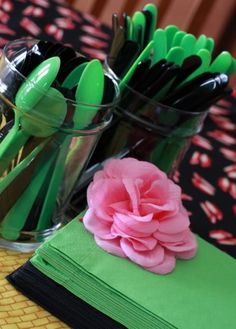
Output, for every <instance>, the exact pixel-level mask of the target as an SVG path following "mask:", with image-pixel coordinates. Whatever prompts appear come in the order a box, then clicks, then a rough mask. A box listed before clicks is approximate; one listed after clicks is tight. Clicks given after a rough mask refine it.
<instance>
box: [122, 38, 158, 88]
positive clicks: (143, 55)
mask: <svg viewBox="0 0 236 329" xmlns="http://www.w3.org/2000/svg"><path fill="white" fill-rule="evenodd" d="M153 45H154V41H150V42H149V44H148V45H147V46H146V47H145V48H144V49H143V51H142V52H141V54H140V55H139V56H138V57H137V58H136V60H135V61H134V63H133V64H132V65H131V67H130V68H129V70H128V72H127V73H126V75H125V76H124V78H123V79H122V80H121V82H120V83H119V87H120V91H122V90H123V89H124V88H125V85H126V84H127V83H128V82H129V80H130V79H131V78H132V75H133V73H134V71H135V69H136V67H137V66H138V63H139V62H142V61H145V60H146V59H148V58H149V57H150V53H151V50H152V49H153Z"/></svg>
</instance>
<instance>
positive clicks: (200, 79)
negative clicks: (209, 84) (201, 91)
mask: <svg viewBox="0 0 236 329" xmlns="http://www.w3.org/2000/svg"><path fill="white" fill-rule="evenodd" d="M214 77H215V75H214V74H213V73H210V72H204V73H202V74H200V75H199V76H197V77H196V78H194V79H192V80H190V81H188V82H186V83H185V84H183V85H182V86H181V87H179V88H178V89H174V90H173V91H172V92H171V93H169V95H167V96H166V97H165V98H163V99H162V102H163V104H165V105H171V104H173V103H174V102H176V101H177V100H178V99H180V98H182V97H184V96H186V95H187V94H188V93H190V92H192V91H193V90H194V89H195V88H198V87H199V85H201V84H202V83H204V82H205V81H207V80H208V79H211V78H214Z"/></svg>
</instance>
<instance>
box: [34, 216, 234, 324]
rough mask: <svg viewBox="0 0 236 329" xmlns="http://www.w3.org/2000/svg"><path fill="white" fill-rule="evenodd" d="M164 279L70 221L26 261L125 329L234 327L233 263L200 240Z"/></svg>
mask: <svg viewBox="0 0 236 329" xmlns="http://www.w3.org/2000/svg"><path fill="white" fill-rule="evenodd" d="M198 243H199V250H198V254H197V256H196V257H195V258H194V259H193V260H190V261H183V260H181V261H178V262H177V266H176V268H175V270H174V272H173V273H171V274H168V275H166V276H161V275H157V274H154V273H151V272H148V271H146V270H144V269H142V268H140V267H139V266H137V265H136V264H134V263H132V262H130V261H129V260H127V259H123V258H119V257H116V256H113V255H110V254H108V253H106V252H105V251H104V250H102V249H101V248H99V247H98V246H97V245H96V243H95V241H94V239H93V236H92V235H91V234H90V233H88V232H87V231H86V230H85V228H84V226H83V224H82V223H81V222H79V221H78V220H76V219H75V220H73V221H72V222H71V223H69V224H68V225H67V226H66V227H65V228H63V229H62V230H60V231H59V232H58V233H57V234H56V235H54V236H53V237H51V238H50V239H49V240H48V241H47V242H46V243H44V244H43V245H42V246H41V247H40V248H39V249H38V250H37V252H36V254H35V256H34V257H33V258H32V260H31V262H32V264H33V266H35V267H36V268H37V269H38V270H40V271H41V272H42V273H44V274H45V275H46V276H47V277H49V278H51V279H52V280H54V281H55V282H57V283H58V284H59V285H62V286H64V287H65V288H66V289H67V290H68V291H70V292H71V293H72V294H73V295H75V296H77V297H79V298H80V299H82V300H83V301H85V302H86V303H88V304H90V305H91V306H93V307H94V308H96V309H97V310H99V311H101V312H102V313H104V314H106V315H108V316H109V317H111V318H112V319H114V320H116V321H118V322H119V323H121V324H123V325H124V326H126V327H128V328H135V329H139V328H140V329H141V328H142V329H143V328H145V329H149V328H155V329H159V328H161V329H164V328H181V329H193V328H196V329H199V328H201V329H204V328H207V329H209V328H214V329H217V328H227V329H230V328H235V325H236V318H235V309H236V262H235V260H234V259H232V258H231V257H230V256H228V255H226V254H224V253H222V252H221V251H219V250H217V249H216V248H215V247H213V246H211V245H209V244H208V243H207V242H205V241H203V240H202V239H198Z"/></svg>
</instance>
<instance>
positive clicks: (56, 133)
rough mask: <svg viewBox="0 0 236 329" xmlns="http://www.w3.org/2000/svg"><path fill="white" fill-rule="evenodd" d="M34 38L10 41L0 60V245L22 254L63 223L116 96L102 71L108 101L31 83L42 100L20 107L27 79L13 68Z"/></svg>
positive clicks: (116, 93)
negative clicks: (72, 96) (19, 93)
mask: <svg viewBox="0 0 236 329" xmlns="http://www.w3.org/2000/svg"><path fill="white" fill-rule="evenodd" d="M37 42H38V40H32V39H21V40H15V41H13V42H10V43H9V44H8V45H7V46H6V47H5V48H4V50H3V54H2V58H1V61H0V247H6V248H10V249H16V250H21V251H26V252H27V251H30V250H34V249H35V248H36V247H37V246H38V245H39V244H40V243H41V242H42V241H43V240H45V239H46V238H47V237H48V236H50V235H51V234H52V233H53V232H54V231H55V230H57V229H58V228H60V227H61V226H62V225H64V224H65V223H66V221H67V217H66V215H65V213H66V208H67V206H68V204H69V201H70V199H71V196H72V194H73V190H74V188H75V186H76V185H77V183H78V180H79V178H80V176H81V174H82V173H83V171H84V169H85V167H86V165H87V163H88V161H89V159H90V156H91V154H92V152H93V150H94V148H95V146H96V144H97V142H98V140H99V138H100V136H101V132H102V131H103V130H104V129H105V127H106V126H107V125H109V123H110V122H111V118H112V110H113V106H114V104H115V103H116V101H117V99H118V96H119V89H118V85H117V83H116V82H115V81H114V79H113V77H112V76H110V75H109V74H108V73H105V75H106V77H107V78H108V79H110V80H111V82H112V84H111V85H112V86H113V89H114V90H113V91H114V97H113V99H112V101H111V102H109V103H108V104H102V105H100V106H97V105H93V104H84V103H83V104H82V103H76V102H75V101H74V100H72V99H67V98H65V97H64V96H63V94H60V93H59V94H58V93H57V94H53V93H50V92H44V91H43V90H40V89H39V88H38V87H35V86H33V87H34V88H35V89H36V90H37V93H38V94H40V95H41V96H40V102H39V103H37V105H36V106H35V107H33V108H30V106H27V103H26V102H25V103H24V107H23V108H22V107H21V108H19V106H16V104H15V98H16V94H17V91H18V89H19V86H20V85H21V84H22V83H24V82H25V81H27V78H26V77H25V76H23V75H22V74H21V73H20V71H19V70H18V69H17V68H18V67H19V66H20V65H21V64H22V62H24V60H25V57H26V55H27V53H28V52H29V50H30V49H32V47H35V45H37ZM30 85H31V87H32V83H30ZM77 111H80V112H79V113H80V115H79V119H80V120H78V117H77V119H75V117H76V114H77ZM88 113H89V115H88ZM87 115H88V117H89V118H90V119H89V120H88V119H87V118H88V117H87Z"/></svg>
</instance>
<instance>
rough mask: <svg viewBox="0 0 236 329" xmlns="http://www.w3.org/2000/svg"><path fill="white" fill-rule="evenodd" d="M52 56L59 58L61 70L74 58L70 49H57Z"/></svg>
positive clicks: (74, 53)
mask: <svg viewBox="0 0 236 329" xmlns="http://www.w3.org/2000/svg"><path fill="white" fill-rule="evenodd" d="M53 56H58V57H59V58H60V60H61V68H63V67H65V66H66V65H67V63H68V62H69V61H70V60H71V59H72V58H74V57H76V52H75V51H74V49H73V48H71V47H62V48H61V49H58V50H57V51H56V52H55V54H54V55H53Z"/></svg>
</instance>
